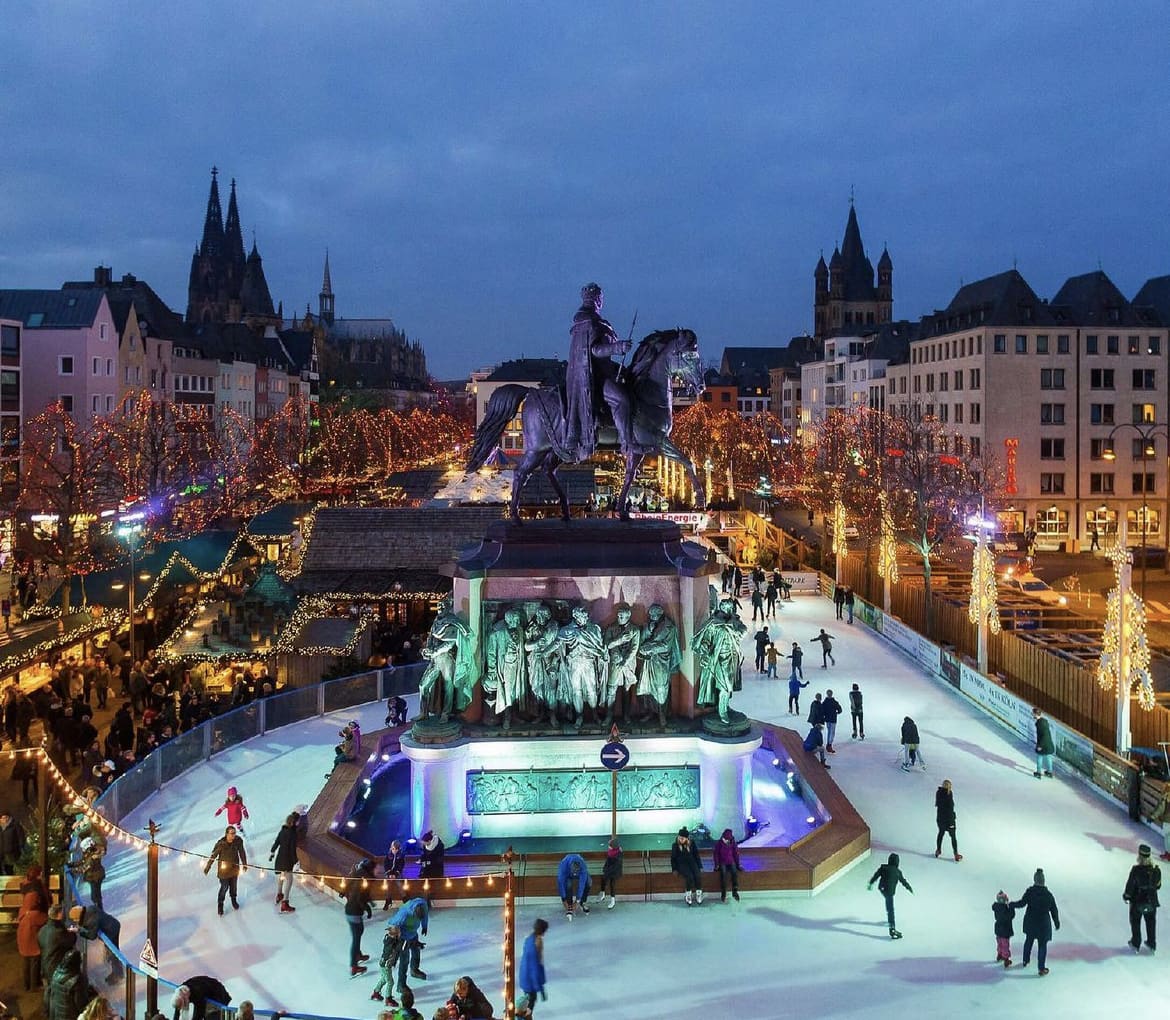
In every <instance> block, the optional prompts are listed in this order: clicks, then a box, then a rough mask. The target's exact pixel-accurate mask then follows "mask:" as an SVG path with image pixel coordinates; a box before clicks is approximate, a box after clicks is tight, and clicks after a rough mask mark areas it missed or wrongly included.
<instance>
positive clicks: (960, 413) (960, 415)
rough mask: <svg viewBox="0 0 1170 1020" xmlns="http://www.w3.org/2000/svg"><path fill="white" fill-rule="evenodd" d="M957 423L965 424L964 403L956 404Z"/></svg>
mask: <svg viewBox="0 0 1170 1020" xmlns="http://www.w3.org/2000/svg"><path fill="white" fill-rule="evenodd" d="M955 424H956V425H962V424H963V405H962V404H956V405H955Z"/></svg>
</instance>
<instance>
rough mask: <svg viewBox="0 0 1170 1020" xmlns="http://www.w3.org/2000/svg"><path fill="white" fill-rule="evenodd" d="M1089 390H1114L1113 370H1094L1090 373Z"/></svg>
mask: <svg viewBox="0 0 1170 1020" xmlns="http://www.w3.org/2000/svg"><path fill="white" fill-rule="evenodd" d="M1089 388H1090V389H1094V390H1111V389H1113V369H1111V368H1094V369H1092V370H1090V372H1089Z"/></svg>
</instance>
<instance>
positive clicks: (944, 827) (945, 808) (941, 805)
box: [934, 779, 963, 861]
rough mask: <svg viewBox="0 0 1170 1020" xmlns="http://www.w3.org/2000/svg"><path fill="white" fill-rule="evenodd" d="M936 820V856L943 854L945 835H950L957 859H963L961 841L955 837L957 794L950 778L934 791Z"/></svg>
mask: <svg viewBox="0 0 1170 1020" xmlns="http://www.w3.org/2000/svg"><path fill="white" fill-rule="evenodd" d="M934 820H935V823H936V824H937V825H938V838H937V839H935V841H934V856H935V857H941V856H942V841H943V836H944V835H948V836H950V837H951V852H952V853H954V855H955V860H956V861H961V860H962V859H963V855H962V854H961V853H959V841H958V839H956V838H955V794H954V791H953V790H952V789H951V781H950V780H949V779H944V780H943V782H942V786H940V787H939V788H938V789H937V790H935V791H934Z"/></svg>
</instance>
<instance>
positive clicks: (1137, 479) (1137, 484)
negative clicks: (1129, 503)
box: [1133, 471, 1154, 496]
mask: <svg viewBox="0 0 1170 1020" xmlns="http://www.w3.org/2000/svg"><path fill="white" fill-rule="evenodd" d="M1143 480H1144V482H1145V485H1144V486H1143V484H1142V482H1143ZM1153 491H1154V472H1153V471H1147V472H1146V473H1145V474H1143V473H1142V472H1141V471H1135V472H1134V474H1133V494H1134V495H1135V496H1140V495H1141V494H1142V493H1143V492H1153Z"/></svg>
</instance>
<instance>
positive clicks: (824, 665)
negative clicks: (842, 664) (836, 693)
mask: <svg viewBox="0 0 1170 1020" xmlns="http://www.w3.org/2000/svg"><path fill="white" fill-rule="evenodd" d="M813 643H814V644H819V645H820V646H821V669H828V668H829V663H830V662H831V663H832V664H833V665H834V666H835V665H837V660H836V659H834V658H833V636H832V635H831V634H826V633H825V628H824V627H822V628H821V632H820V633H819V634H818V635H817V636H816V637H815V638H813Z"/></svg>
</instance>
